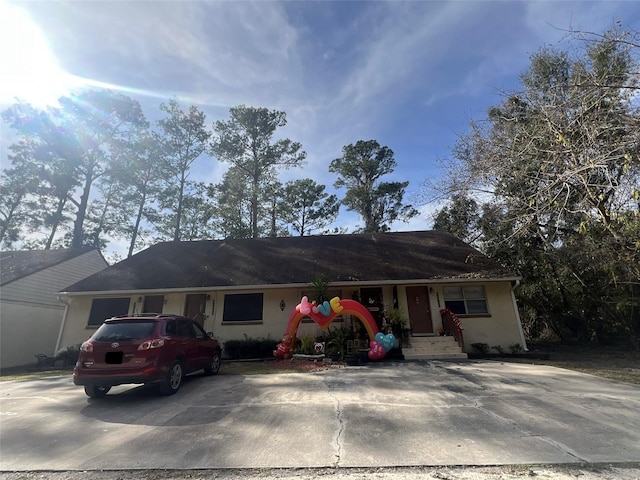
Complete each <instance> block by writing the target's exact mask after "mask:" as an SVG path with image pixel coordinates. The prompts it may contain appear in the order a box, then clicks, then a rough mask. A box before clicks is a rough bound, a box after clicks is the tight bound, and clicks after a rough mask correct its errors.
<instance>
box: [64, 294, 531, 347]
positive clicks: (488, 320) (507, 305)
mask: <svg viewBox="0 0 640 480" xmlns="http://www.w3.org/2000/svg"><path fill="white" fill-rule="evenodd" d="M483 285H484V287H485V293H486V297H487V302H488V305H489V312H490V314H489V315H488V316H481V317H466V316H463V317H461V318H460V320H461V322H462V325H463V328H464V339H465V346H466V350H467V351H469V350H471V344H472V343H476V342H479V343H487V344H489V345H490V346H494V345H501V346H502V347H503V348H504V349H505V350H508V347H509V346H510V345H513V344H516V343H520V344H521V343H522V340H521V337H520V331H519V328H518V323H517V316H516V313H515V312H514V304H513V300H512V293H511V284H510V283H509V282H487V283H483ZM426 286H427V287H430V288H433V292H430V293H429V301H430V310H431V318H432V322H433V328H434V331H436V330H437V329H438V328H439V327H441V326H442V319H441V316H440V309H441V308H444V295H443V292H442V285H435V284H431V285H426ZM356 289H357V288H355V287H354V286H353V285H349V286H343V287H333V288H332V289H331V291H332V292H335V293H337V294H339V296H340V298H350V297H351V294H352V293H353V291H354V290H356ZM307 290H308V289H303V288H297V287H296V288H270V289H264V290H262V289H244V290H226V291H213V290H212V291H198V292H172V293H164V300H165V303H164V306H163V310H162V313H165V314H178V315H181V314H184V311H185V302H186V296H187V295H188V294H189V293H201V294H207V295H208V296H209V298H208V300H207V303H206V308H205V320H204V329H205V330H206V331H208V332H213V334H214V336H215V337H216V338H217V339H218V340H219V341H220V344H221V345H223V346H224V342H226V341H227V340H233V339H243V338H244V337H245V335H246V336H247V337H251V338H271V339H274V340H278V341H279V340H280V339H281V338H282V335H283V334H284V333H285V331H286V328H287V323H288V321H289V316H290V315H291V312H292V311H293V309H294V308H295V307H296V305H297V304H298V303H299V302H300V299H301V297H302V295H303V294H305V293H306V292H307ZM382 290H383V303H384V304H385V306H386V307H387V308H388V309H391V308H392V307H393V286H391V285H385V286H383V287H382ZM259 292H261V293H263V294H264V298H263V315H262V321H255V322H250V321H238V322H223V314H224V312H223V310H224V297H225V295H227V294H241V293H259ZM157 294H162V292H158V293H157ZM115 296H120V297H125V296H127V295H115ZM130 296H131V305H132V307H131V310H133V305H134V304H136V303H137V302H138V299H139V297H140V296H142V297H144V295H141V294H137V293H133V294H131V295H130ZM397 296H398V308H399V310H400V312H401V314H402V315H403V316H404V317H405V318H407V319H408V318H409V316H408V308H407V299H406V290H405V287H404V286H402V285H399V286H397ZM69 300H70V305H71V306H70V308H69V312H68V315H67V319H66V322H65V327H64V331H63V334H62V337H61V345H60V347H61V348H64V347H65V346H69V345H75V344H78V343H81V342H83V341H84V340H86V339H87V338H88V337H89V336H90V335H91V334H92V333H93V331H95V329H96V328H97V327H87V321H88V318H89V312H90V311H91V303H92V297H76V296H74V297H70V299H69ZM438 300H439V302H440V304H438ZM281 301H284V304H285V307H284V310H281V309H280V303H281ZM130 313H134V312H133V311H130ZM355 321H357V320H355ZM349 323H350V322H349V319H348V318H344V319H343V322H340V321H339V320H338V319H336V320H335V321H334V322H333V323H332V324H331V325H330V326H331V327H339V326H341V325H346V324H349ZM321 332H322V331H321V329H320V328H319V327H318V326H317V325H316V324H315V323H314V322H313V321H304V320H303V321H302V322H301V323H300V326H299V328H298V337H302V336H305V335H312V336H317V335H319V334H320V333H321Z"/></svg>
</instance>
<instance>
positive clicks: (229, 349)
mask: <svg viewBox="0 0 640 480" xmlns="http://www.w3.org/2000/svg"><path fill="white" fill-rule="evenodd" d="M278 343H280V342H279V341H277V340H273V339H271V338H251V337H247V335H245V336H244V339H242V340H227V341H226V342H224V353H225V354H226V356H227V357H228V358H230V359H231V360H240V359H247V358H268V357H273V351H274V350H275V349H276V347H277V345H278Z"/></svg>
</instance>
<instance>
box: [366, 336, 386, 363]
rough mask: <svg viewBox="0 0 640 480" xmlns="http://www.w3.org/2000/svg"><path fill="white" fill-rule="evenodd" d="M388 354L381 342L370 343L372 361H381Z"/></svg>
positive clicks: (373, 341) (372, 341)
mask: <svg viewBox="0 0 640 480" xmlns="http://www.w3.org/2000/svg"><path fill="white" fill-rule="evenodd" d="M386 354H387V352H386V351H385V349H384V347H383V346H382V345H380V343H379V342H377V341H375V340H371V341H370V342H369V358H370V359H371V360H380V359H381V358H384V356H385V355H386Z"/></svg>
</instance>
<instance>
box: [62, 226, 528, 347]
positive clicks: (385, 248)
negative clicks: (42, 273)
mask: <svg viewBox="0 0 640 480" xmlns="http://www.w3.org/2000/svg"><path fill="white" fill-rule="evenodd" d="M319 275H322V276H323V277H324V278H326V279H328V280H329V292H328V293H329V295H328V296H329V298H332V297H334V296H338V297H340V298H344V299H358V300H359V301H360V302H361V303H362V304H364V305H365V306H366V307H367V308H368V310H369V311H370V312H371V313H372V315H373V316H374V317H376V318H377V319H380V318H381V315H382V312H383V311H384V310H385V309H387V310H388V309H392V308H393V309H398V311H399V312H400V313H401V314H402V315H403V316H404V317H405V318H406V319H407V320H408V325H407V326H408V328H409V329H410V335H411V339H417V338H419V337H431V336H438V329H440V328H442V325H443V320H442V316H441V310H443V309H449V310H450V311H453V312H454V313H455V314H456V315H457V317H458V319H459V320H460V322H461V324H462V328H463V331H464V345H462V346H461V350H463V349H466V350H467V351H469V349H470V345H471V344H473V343H476V342H478V343H486V344H487V345H489V346H498V345H499V346H502V347H503V348H504V349H505V350H506V351H508V348H509V347H510V346H513V345H520V346H521V347H522V348H525V349H526V344H525V339H524V336H523V333H522V327H521V325H520V317H519V315H518V309H517V305H516V301H515V297H514V293H513V289H514V288H515V286H516V285H517V284H518V282H519V280H520V278H519V277H518V276H517V275H515V274H514V273H512V272H509V271H507V270H505V269H504V268H503V267H502V266H500V265H498V264H496V263H495V262H494V261H492V260H491V259H489V258H487V257H486V256H485V255H483V254H481V253H480V252H478V251H477V250H475V249H474V248H472V247H470V246H469V245H467V244H465V243H463V242H462V241H460V240H459V239H457V238H455V237H454V236H452V235H450V234H448V233H445V232H443V231H415V232H395V233H374V234H371V233H366V234H349V235H323V236H307V237H280V238H259V239H228V240H203V241H191V242H165V243H159V244H157V245H154V246H152V247H149V248H148V249H146V250H144V251H142V252H139V253H138V254H136V255H134V256H132V257H130V258H128V259H126V260H123V261H121V262H119V263H117V264H115V265H113V266H111V267H109V268H107V269H106V270H103V271H101V272H98V273H96V274H95V275H92V276H91V277H88V278H86V279H84V280H81V281H79V282H78V283H76V284H74V285H71V286H69V287H68V288H66V289H65V291H64V292H62V295H63V297H64V298H65V301H66V302H67V303H68V305H69V308H68V309H67V311H66V312H65V318H64V321H63V326H62V328H61V332H60V339H59V344H58V347H59V348H61V347H66V346H69V345H74V344H79V343H81V342H83V341H84V340H86V339H87V338H88V337H89V336H90V335H91V334H92V333H93V330H95V329H96V328H97V327H98V326H99V325H100V324H101V323H102V321H103V320H104V319H105V318H108V317H111V316H115V315H127V314H136V313H142V312H146V313H148V312H154V313H174V314H182V315H186V316H188V317H191V318H194V319H196V320H197V321H198V322H200V323H201V324H202V325H203V326H204V328H205V329H206V330H207V331H211V332H213V334H214V335H215V336H216V337H217V338H218V339H219V340H220V341H221V344H224V342H225V341H227V340H230V339H242V338H244V337H245V336H247V337H251V338H273V339H276V340H279V339H280V338H281V337H282V335H283V334H284V333H285V329H286V328H287V323H288V320H289V317H290V315H291V313H292V311H293V309H295V307H296V305H297V304H298V303H300V301H301V298H302V297H303V296H305V295H307V296H309V297H311V286H310V284H311V283H312V282H313V281H314V279H315V278H317V277H318V276H319ZM352 320H353V319H350V318H340V319H339V321H341V322H343V323H342V324H343V325H349V323H350V322H351V321H352ZM317 333H320V329H319V327H318V326H317V325H316V324H314V323H313V321H306V322H303V323H302V324H301V327H300V330H299V331H298V336H301V335H305V334H310V335H314V334H317Z"/></svg>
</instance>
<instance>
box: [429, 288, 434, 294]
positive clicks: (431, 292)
mask: <svg viewBox="0 0 640 480" xmlns="http://www.w3.org/2000/svg"><path fill="white" fill-rule="evenodd" d="M429 293H430V294H432V295H433V287H429Z"/></svg>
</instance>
